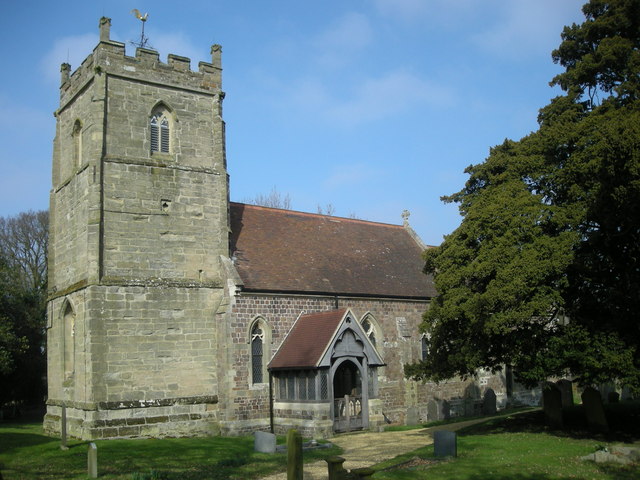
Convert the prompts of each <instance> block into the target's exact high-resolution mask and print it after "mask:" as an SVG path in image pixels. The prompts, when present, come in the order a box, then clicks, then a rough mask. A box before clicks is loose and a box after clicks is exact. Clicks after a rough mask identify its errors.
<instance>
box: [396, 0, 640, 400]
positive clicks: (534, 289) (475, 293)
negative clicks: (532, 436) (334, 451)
mask: <svg viewBox="0 0 640 480" xmlns="http://www.w3.org/2000/svg"><path fill="white" fill-rule="evenodd" d="M583 12H584V14H585V17H586V20H585V22H584V23H582V24H580V25H575V24H574V25H572V26H570V27H565V29H564V31H563V33H562V43H561V45H560V47H559V48H558V49H557V50H555V51H554V52H553V54H552V56H553V59H554V61H555V62H557V63H559V64H560V65H562V66H564V67H565V71H564V72H563V73H561V74H560V75H558V76H556V77H555V78H554V79H553V81H552V82H551V84H552V85H559V86H560V87H561V88H562V89H563V90H564V92H565V94H564V95H561V96H559V97H557V98H555V99H553V100H552V101H551V103H550V104H549V105H548V106H546V107H544V108H543V109H542V110H541V111H540V115H539V125H540V127H539V129H538V130H537V131H536V132H533V133H532V134H531V135H529V136H527V137H525V138H523V139H521V140H520V141H517V142H514V141H505V142H504V144H503V145H501V146H498V147H495V148H493V149H492V150H491V152H490V155H489V157H488V158H487V159H486V161H485V162H484V163H482V164H479V165H474V166H470V167H469V168H468V169H467V170H466V172H467V173H468V174H469V175H470V177H469V180H468V181H467V183H466V185H465V188H463V189H462V190H461V191H460V192H458V193H456V194H454V195H451V196H449V197H446V198H444V200H445V201H447V202H456V203H458V204H459V206H460V212H461V214H462V216H463V220H462V223H461V225H460V227H459V228H458V229H456V230H455V231H454V232H453V233H452V234H451V235H449V236H447V237H446V238H445V240H444V242H443V244H442V245H441V246H440V247H438V248H435V249H432V250H429V251H427V252H426V254H425V255H426V267H425V270H426V271H427V272H429V273H433V274H434V275H435V281H436V288H437V289H438V292H439V296H438V297H437V298H436V299H435V300H434V302H433V303H432V306H431V308H430V309H429V311H428V312H427V313H426V314H425V320H424V322H423V325H422V328H423V330H424V331H425V332H428V333H429V335H430V349H429V351H430V355H429V356H428V358H427V359H426V360H425V361H423V362H421V363H418V364H413V365H407V367H406V373H407V375H409V376H411V377H413V378H417V379H433V380H443V379H446V378H449V377H451V376H454V375H463V376H468V375H472V374H474V372H475V371H476V369H477V368H480V367H485V368H492V369H497V368H500V366H501V365H504V364H508V365H512V366H514V367H515V369H516V372H517V374H518V378H519V380H521V381H523V382H524V383H527V384H535V383H536V382H538V381H541V380H544V379H545V378H547V377H548V376H550V375H563V374H565V373H567V372H570V373H571V374H573V375H574V376H575V377H576V378H577V380H578V381H579V382H580V383H581V384H583V385H588V384H594V383H600V382H607V381H617V382H619V383H620V384H624V385H627V386H630V387H632V388H634V389H636V390H640V322H638V320H637V318H638V311H639V307H640V293H638V292H640V290H639V287H640V215H638V212H640V96H639V93H640V90H639V88H640V51H639V47H640V0H610V1H605V0H592V1H590V2H589V3H588V4H586V5H585V6H584V7H583Z"/></svg>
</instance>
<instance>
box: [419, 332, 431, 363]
mask: <svg viewBox="0 0 640 480" xmlns="http://www.w3.org/2000/svg"><path fill="white" fill-rule="evenodd" d="M420 343H421V346H422V356H421V358H422V360H426V359H427V357H428V356H429V337H428V336H427V335H426V334H424V335H422V338H421V342H420Z"/></svg>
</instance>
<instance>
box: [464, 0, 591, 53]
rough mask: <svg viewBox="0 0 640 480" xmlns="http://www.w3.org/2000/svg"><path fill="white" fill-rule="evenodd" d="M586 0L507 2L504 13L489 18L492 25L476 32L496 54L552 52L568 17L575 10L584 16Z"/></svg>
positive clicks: (481, 43)
mask: <svg viewBox="0 0 640 480" xmlns="http://www.w3.org/2000/svg"><path fill="white" fill-rule="evenodd" d="M583 3H584V1H583V0H563V1H562V2H558V1H557V0H538V1H536V2H505V4H504V8H503V9H501V10H500V11H501V13H502V15H501V16H500V17H496V18H493V19H492V20H493V21H490V22H488V28H486V29H485V30H483V31H481V32H480V33H478V34H476V35H473V37H472V40H473V41H474V42H476V43H477V45H478V46H480V47H481V48H482V49H483V50H487V51H489V52H491V53H493V54H495V55H499V56H504V57H509V58H522V59H526V58H527V56H528V54H548V53H549V52H550V51H551V50H552V49H553V48H555V47H557V46H558V45H559V44H560V32H561V31H562V27H563V26H564V24H565V23H566V20H560V19H566V18H567V17H568V16H570V15H571V14H572V13H574V12H575V16H576V21H579V20H580V19H581V14H580V6H581V5H582V4H583Z"/></svg>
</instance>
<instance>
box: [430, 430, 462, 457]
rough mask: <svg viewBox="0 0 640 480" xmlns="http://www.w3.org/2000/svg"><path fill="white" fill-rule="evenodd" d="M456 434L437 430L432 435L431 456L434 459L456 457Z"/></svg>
mask: <svg viewBox="0 0 640 480" xmlns="http://www.w3.org/2000/svg"><path fill="white" fill-rule="evenodd" d="M457 440H458V438H457V435H456V432H450V431H449V430H438V431H437V432H434V433H433V454H434V455H435V456H436V457H456V456H457V455H458V442H457Z"/></svg>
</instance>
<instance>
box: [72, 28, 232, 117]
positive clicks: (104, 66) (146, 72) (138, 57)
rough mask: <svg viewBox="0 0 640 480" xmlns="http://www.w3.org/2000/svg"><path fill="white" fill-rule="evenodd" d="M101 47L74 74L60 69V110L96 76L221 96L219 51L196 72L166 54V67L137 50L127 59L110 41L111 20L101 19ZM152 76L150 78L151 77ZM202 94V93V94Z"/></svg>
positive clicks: (155, 54) (184, 60)
mask: <svg viewBox="0 0 640 480" xmlns="http://www.w3.org/2000/svg"><path fill="white" fill-rule="evenodd" d="M99 27H100V43H98V45H97V46H96V47H95V48H94V50H93V52H92V54H90V55H89V56H88V57H87V58H86V59H85V60H84V61H83V62H82V64H81V65H80V67H78V68H77V69H76V70H75V71H74V72H73V73H70V72H71V67H70V66H69V65H68V64H63V65H62V66H61V78H60V81H61V84H60V105H61V107H62V106H63V105H64V104H65V103H66V102H67V101H68V100H69V99H70V98H72V97H73V96H74V95H75V94H76V93H77V92H78V91H79V90H81V89H82V88H84V86H85V85H86V84H87V83H88V82H89V81H90V80H92V79H93V78H94V76H96V75H101V74H105V73H106V74H111V75H118V76H121V77H130V78H132V79H136V80H142V81H144V80H147V81H151V82H153V81H154V79H155V80H157V81H158V83H162V84H173V85H175V86H176V87H177V88H187V89H191V90H196V91H209V92H210V93H212V94H214V95H215V94H220V96H221V97H224V93H223V92H222V58H221V57H222V47H221V46H220V45H213V46H212V47H211V60H212V61H211V63H207V62H200V63H199V64H198V71H192V70H191V60H190V59H189V58H187V57H182V56H179V55H174V54H169V55H168V56H167V63H163V62H161V61H160V55H159V53H158V52H157V51H156V50H151V49H148V48H137V49H136V54H135V57H130V56H127V55H126V53H125V44H124V43H122V42H117V41H114V40H111V39H110V29H111V19H109V18H107V17H102V18H101V19H100V23H99ZM150 74H151V75H150ZM203 93H204V92H203Z"/></svg>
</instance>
